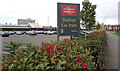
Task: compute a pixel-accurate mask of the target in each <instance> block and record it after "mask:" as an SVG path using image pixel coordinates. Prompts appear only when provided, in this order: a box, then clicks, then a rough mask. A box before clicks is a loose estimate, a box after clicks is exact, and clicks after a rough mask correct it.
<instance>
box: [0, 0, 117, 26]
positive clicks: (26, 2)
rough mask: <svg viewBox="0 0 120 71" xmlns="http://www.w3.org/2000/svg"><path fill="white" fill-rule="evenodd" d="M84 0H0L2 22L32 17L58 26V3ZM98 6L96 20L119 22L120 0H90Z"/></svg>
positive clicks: (114, 23) (42, 23)
mask: <svg viewBox="0 0 120 71" xmlns="http://www.w3.org/2000/svg"><path fill="white" fill-rule="evenodd" d="M83 1H84V0H0V23H1V24H5V23H8V24H9V23H12V24H17V19H27V18H31V19H33V20H36V23H39V24H40V25H43V26H53V27H56V26H57V3H58V2H61V3H76V4H80V10H82V2H83ZM89 1H90V2H91V3H92V4H93V5H97V8H96V21H99V22H100V23H102V22H103V23H105V24H110V25H116V24H118V2H119V0H89Z"/></svg>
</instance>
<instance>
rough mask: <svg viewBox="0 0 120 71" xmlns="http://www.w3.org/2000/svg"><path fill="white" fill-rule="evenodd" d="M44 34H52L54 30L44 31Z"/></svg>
mask: <svg viewBox="0 0 120 71" xmlns="http://www.w3.org/2000/svg"><path fill="white" fill-rule="evenodd" d="M44 34H46V35H52V34H53V32H52V31H44Z"/></svg>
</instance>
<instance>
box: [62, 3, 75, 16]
mask: <svg viewBox="0 0 120 71" xmlns="http://www.w3.org/2000/svg"><path fill="white" fill-rule="evenodd" d="M76 9H77V7H76V6H73V5H61V15H62V16H69V15H70V16H76V15H77V10H76Z"/></svg>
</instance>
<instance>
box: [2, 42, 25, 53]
mask: <svg viewBox="0 0 120 71" xmlns="http://www.w3.org/2000/svg"><path fill="white" fill-rule="evenodd" d="M5 44H6V45H5V46H4V47H5V49H4V50H3V51H5V52H8V53H9V54H10V55H14V54H15V52H16V50H17V49H18V48H19V47H20V46H22V45H23V43H19V42H12V41H11V42H8V43H5Z"/></svg>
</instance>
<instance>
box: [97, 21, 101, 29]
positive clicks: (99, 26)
mask: <svg viewBox="0 0 120 71" xmlns="http://www.w3.org/2000/svg"><path fill="white" fill-rule="evenodd" d="M96 29H97V30H100V29H101V25H100V23H99V22H97V25H96Z"/></svg>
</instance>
